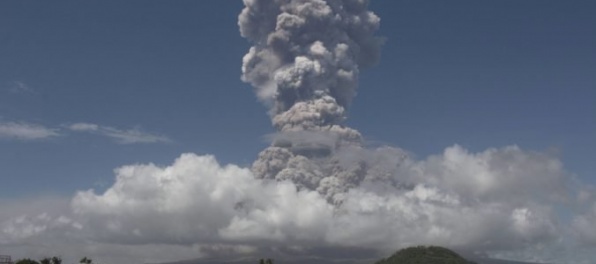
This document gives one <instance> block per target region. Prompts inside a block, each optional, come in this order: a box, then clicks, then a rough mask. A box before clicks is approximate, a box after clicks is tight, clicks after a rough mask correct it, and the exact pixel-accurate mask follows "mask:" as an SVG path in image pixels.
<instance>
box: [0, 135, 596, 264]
mask: <svg viewBox="0 0 596 264" xmlns="http://www.w3.org/2000/svg"><path fill="white" fill-rule="evenodd" d="M397 171H398V173H396V174H395V175H393V177H395V180H396V181H398V182H402V183H404V184H403V186H406V187H403V186H402V187H394V186H392V185H386V184H384V183H383V182H376V183H375V182H370V183H366V184H363V185H361V186H359V187H356V188H352V189H350V190H349V192H348V193H347V194H346V199H345V200H344V202H343V203H342V204H341V205H339V206H335V205H331V204H329V203H328V202H327V200H326V199H325V198H324V197H323V196H321V195H320V194H319V193H318V192H316V191H310V190H306V189H302V190H297V188H296V186H295V185H294V184H293V183H291V182H288V181H286V182H276V181H270V180H261V179H255V178H254V176H253V174H252V173H251V172H250V170H249V169H247V168H242V167H239V166H236V165H225V166H221V165H220V164H218V163H217V161H216V160H215V158H214V157H213V156H197V155H195V154H183V155H181V156H180V157H179V158H178V159H177V160H176V161H175V162H174V163H173V164H172V165H170V166H166V167H160V166H156V165H153V164H145V165H139V164H137V165H128V166H123V167H121V168H118V169H116V170H115V174H116V180H115V182H114V184H113V185H112V186H111V187H110V188H108V189H107V190H106V191H105V192H102V193H97V192H95V191H93V190H87V191H81V192H79V193H77V194H76V195H75V196H74V198H72V200H71V211H70V212H65V213H64V214H51V212H46V211H44V210H40V211H35V213H33V212H32V213H29V214H22V215H18V216H15V217H12V218H5V219H2V218H0V244H2V245H13V246H15V245H20V244H22V245H23V246H24V245H25V244H24V243H29V244H26V245H27V247H37V248H43V247H41V246H39V245H37V244H39V243H40V242H39V241H45V239H48V238H49V237H54V239H56V236H57V237H59V239H56V240H58V241H60V243H64V244H69V243H70V247H73V248H78V249H80V250H81V252H86V254H87V253H88V255H92V256H94V257H96V258H100V259H102V258H103V259H110V261H112V263H125V262H126V263H142V262H146V261H150V260H162V261H163V260H167V259H168V258H170V259H171V260H174V259H184V258H192V257H197V256H201V255H202V254H203V253H204V249H206V248H211V250H213V248H225V249H227V250H229V249H230V248H239V249H244V250H246V249H250V248H259V247H263V248H265V247H270V246H277V247H279V246H282V247H294V248H295V247H307V248H316V247H339V248H341V247H351V246H358V247H365V248H373V249H378V250H380V251H381V252H382V253H383V254H386V253H388V252H390V251H393V250H395V249H397V248H400V247H404V246H408V245H415V244H438V245H443V246H448V247H453V248H458V249H464V250H473V251H501V252H502V251H512V252H523V251H524V250H525V249H535V248H537V247H538V248H540V247H547V246H548V245H553V244H557V243H560V241H561V239H563V238H565V239H572V238H570V237H571V236H570V233H572V232H569V230H570V229H573V228H575V229H576V230H578V231H580V232H581V234H583V235H584V236H583V237H581V239H577V240H574V241H575V242H574V243H579V244H584V245H586V244H587V243H588V244H589V243H594V242H596V240H595V238H596V235H594V234H596V232H595V231H596V230H595V229H594V225H593V224H591V223H594V220H595V219H596V207H594V208H590V210H591V211H587V212H585V213H580V212H578V213H577V216H576V217H575V220H574V221H572V222H571V223H566V222H565V221H563V220H562V217H561V216H560V214H559V213H557V208H558V207H561V206H568V205H569V203H572V202H573V201H574V200H573V199H571V198H569V197H571V193H570V191H569V188H568V187H567V185H568V184H569V182H571V176H570V175H568V173H566V172H565V171H564V169H563V167H562V165H561V163H560V161H559V160H558V159H557V158H555V157H552V156H548V155H546V154H543V153H538V152H527V151H523V150H521V149H519V148H518V147H515V146H511V147H505V148H500V149H489V150H486V151H484V152H480V153H470V152H468V151H466V150H465V149H463V148H462V147H459V146H453V147H450V148H447V149H446V150H445V152H444V153H443V154H441V155H435V156H431V157H429V158H427V159H425V160H421V161H416V160H413V159H409V158H408V159H407V160H406V161H405V162H403V163H401V164H400V165H399V168H398V170H397ZM584 196H585V195H584ZM44 237H45V239H40V238H44ZM82 241H85V242H84V243H83V242H82ZM36 245H37V246H36ZM115 245H124V246H122V247H123V248H127V249H128V251H127V252H128V253H124V252H121V251H118V250H116V248H118V247H116V246H115ZM68 247H69V246H68V245H65V246H64V248H68ZM158 249H159V250H158ZM94 250H95V251H94ZM108 252H109V253H108ZM118 252H119V253H118ZM131 252H134V254H133V253H131ZM152 252H153V253H155V252H161V254H160V255H156V254H153V253H152ZM166 252H170V253H166ZM174 253H176V254H180V255H176V254H174ZM559 257H561V256H559ZM528 259H535V258H530V257H528Z"/></svg>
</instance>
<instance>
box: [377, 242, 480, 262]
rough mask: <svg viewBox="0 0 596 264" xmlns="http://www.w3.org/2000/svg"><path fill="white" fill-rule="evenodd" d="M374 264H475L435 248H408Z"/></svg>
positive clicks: (453, 253) (451, 252)
mask: <svg viewBox="0 0 596 264" xmlns="http://www.w3.org/2000/svg"><path fill="white" fill-rule="evenodd" d="M375 264H475V262H472V261H468V260H466V259H464V258H462V257H461V256H460V255H459V254H457V253H455V252H453V251H451V250H449V249H446V248H443V247H437V246H417V247H409V248H405V249H402V250H399V251H397V252H395V253H394V254H393V255H391V256H390V257H388V258H386V259H382V260H379V261H377V262H376V263H375Z"/></svg>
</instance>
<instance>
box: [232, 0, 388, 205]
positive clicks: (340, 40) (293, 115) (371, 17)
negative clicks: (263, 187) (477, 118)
mask: <svg viewBox="0 0 596 264" xmlns="http://www.w3.org/2000/svg"><path fill="white" fill-rule="evenodd" d="M368 3H369V1H367V0H244V4H245V5H246V7H245V8H244V10H243V11H242V13H241V14H240V16H239V22H238V24H239V26H240V32H241V34H242V36H243V37H245V38H247V39H249V40H250V41H251V42H252V43H253V46H252V47H251V48H250V50H249V52H248V53H247V54H246V55H245V56H244V59H243V65H242V80H244V81H245V82H249V83H251V84H252V85H253V86H254V87H255V90H256V93H257V96H258V98H259V99H260V100H261V101H263V102H264V103H265V104H266V105H267V106H269V107H270V115H271V117H272V123H273V126H274V127H275V128H276V129H277V130H278V131H279V133H278V134H276V135H275V136H274V137H273V144H272V146H271V147H269V148H267V149H265V150H264V151H262V152H261V153H260V154H259V157H258V159H257V160H256V161H255V162H254V164H253V171H254V173H255V175H256V177H258V178H265V179H276V180H291V181H292V182H294V183H295V184H296V185H297V186H298V187H299V188H308V189H312V190H317V191H318V192H320V193H321V194H323V195H325V196H326V197H327V198H328V200H330V201H335V202H338V200H341V194H342V193H343V192H345V191H346V190H347V189H349V188H351V187H355V186H358V185H360V184H361V183H362V182H363V181H365V180H367V179H373V178H374V179H379V178H384V179H389V177H388V175H387V174H388V173H387V172H386V170H383V173H381V174H379V173H376V174H373V171H374V169H372V168H371V167H372V166H374V165H375V164H374V163H375V162H374V161H371V160H365V159H363V158H360V157H361V156H364V155H359V154H358V153H359V152H362V151H365V150H363V149H362V148H361V147H360V145H361V135H360V133H359V132H358V131H356V130H354V129H352V128H348V127H345V126H343V125H342V123H343V122H344V120H345V119H346V108H347V107H348V106H349V104H350V102H351V101H352V98H353V97H354V96H355V94H356V88H357V85H358V74H359V72H360V68H362V67H366V66H368V65H371V64H374V63H375V62H376V61H377V59H378V57H379V48H380V44H381V39H380V38H377V37H375V36H374V35H373V33H374V32H375V31H376V30H377V29H378V28H379V21H380V19H379V17H377V16H376V15H375V14H374V13H372V12H370V11H368V10H367V7H368Z"/></svg>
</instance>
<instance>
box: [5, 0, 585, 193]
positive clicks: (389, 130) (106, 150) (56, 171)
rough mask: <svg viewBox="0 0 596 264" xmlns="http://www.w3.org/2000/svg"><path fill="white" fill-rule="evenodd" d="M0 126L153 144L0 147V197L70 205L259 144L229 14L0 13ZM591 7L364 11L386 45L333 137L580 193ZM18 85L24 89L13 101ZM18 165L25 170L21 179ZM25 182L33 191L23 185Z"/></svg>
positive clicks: (122, 8)
mask: <svg viewBox="0 0 596 264" xmlns="http://www.w3.org/2000/svg"><path fill="white" fill-rule="evenodd" d="M0 5H1V8H0V12H1V15H0V24H1V25H2V27H1V32H2V42H0V45H1V47H2V48H1V50H0V52H1V53H2V56H1V57H2V58H3V59H2V60H1V61H0V83H1V84H2V86H1V87H2V90H1V91H0V92H1V93H2V96H1V97H0V118H1V119H0V120H1V121H3V122H27V123H32V124H40V125H43V126H45V127H48V128H59V127H60V126H64V125H68V124H73V123H78V122H88V123H95V124H100V125H104V126H111V127H115V128H119V129H123V130H126V129H133V128H139V129H141V130H143V131H146V132H147V133H154V134H159V135H162V136H166V137H168V138H170V139H171V140H172V141H173V142H172V143H167V144H117V143H115V142H113V141H111V140H110V139H108V138H104V137H97V136H92V135H80V134H76V133H65V134H64V135H61V136H59V137H53V138H49V139H44V140H31V141H24V140H14V139H11V138H4V139H1V140H0V144H1V146H2V147H1V148H0V167H2V168H3V172H2V174H3V177H2V178H3V184H2V186H1V187H0V194H1V196H3V197H13V196H31V195H36V194H40V193H54V194H61V195H64V194H69V193H72V192H73V191H75V190H77V189H80V188H87V187H92V186H95V185H96V184H101V183H106V182H110V181H111V179H112V177H113V176H112V172H111V171H112V169H113V168H115V167H117V166H120V165H123V164H130V163H136V162H155V163H157V164H165V163H168V162H170V161H171V160H172V159H173V158H174V157H176V156H177V155H178V154H179V153H181V152H196V153H211V154H214V155H216V156H217V157H218V159H219V160H221V161H222V162H224V163H228V162H233V163H238V164H250V163H251V162H252V160H253V159H254V158H255V156H256V154H257V153H258V152H259V151H260V150H261V149H262V148H263V147H264V146H266V145H267V142H265V141H264V140H263V139H262V136H263V135H265V134H267V133H271V132H273V129H272V128H271V126H270V124H269V120H268V117H267V116H266V110H265V108H264V107H263V106H262V105H260V104H259V103H258V102H257V101H256V99H255V96H254V95H253V93H252V91H251V88H250V87H249V86H248V85H247V84H245V83H242V82H241V81H240V78H239V76H240V59H241V57H242V56H243V54H244V53H245V52H246V50H247V48H248V44H247V42H246V41H245V40H243V39H242V38H241V37H240V36H239V34H238V29H237V25H236V17H237V14H238V12H239V10H240V9H241V7H242V3H241V2H239V1H228V2H226V3H225V4H221V3H219V2H217V3H215V2H214V1H177V2H176V3H175V4H172V3H166V2H157V1H151V2H139V1H127V2H126V3H115V2H113V3H105V2H99V1H92V2H84V3H82V2H74V1H65V2H61V3H40V2H35V1H18V2H16V1H10V2H3V3H1V4H0ZM594 8H596V6H595V4H593V3H592V2H591V1H576V2H574V3H563V2H561V1H523V2H520V1H499V2H477V1H457V2H449V3H447V2H444V3H436V2H431V1H386V2H385V1H373V2H372V4H371V9H372V10H373V11H374V12H376V13H377V14H378V15H379V16H380V17H381V19H382V24H381V30H380V31H379V34H378V35H381V36H384V37H385V38H386V44H385V45H384V47H383V50H382V59H381V62H380V63H379V64H378V65H377V66H375V67H374V68H372V69H368V70H365V71H364V72H363V74H362V76H361V82H360V87H359V90H358V96H357V97H356V99H355V101H354V103H353V107H352V108H351V109H350V113H349V120H348V123H349V124H350V125H351V126H354V127H356V128H357V129H359V130H360V131H361V132H362V133H363V135H365V137H366V138H367V139H369V140H372V141H379V142H383V143H385V144H390V145H394V146H399V147H403V148H405V149H407V150H409V151H411V152H413V153H415V154H416V155H417V156H419V157H425V156H427V155H430V154H434V153H438V152H440V151H441V150H442V149H444V148H445V147H447V146H450V145H452V144H454V143H457V144H461V145H463V146H465V147H466V148H468V149H470V150H472V151H481V150H483V149H486V148H488V147H500V146H505V145H511V144H517V145H519V146H520V147H522V148H525V149H534V150H551V151H556V152H557V153H559V155H560V157H561V158H562V160H563V161H564V163H565V166H566V167H567V168H568V169H569V170H570V171H572V172H574V173H576V174H578V175H579V176H580V177H581V178H583V179H585V180H586V181H590V182H594V177H595V176H594V174H593V171H594V170H595V169H596V168H594V164H593V162H592V161H593V157H594V156H596V152H595V149H596V137H595V136H594V135H596V122H595V120H596V109H595V105H596V99H595V98H596V75H594V71H595V70H596V49H594V46H595V45H596V34H593V33H594V31H593V27H592V26H591V25H594V24H596V21H595V20H596V18H594V16H593V15H592V12H591V11H592V10H594ZM17 84H22V85H23V86H25V87H26V89H22V90H19V91H14V88H15V86H18V85H17ZM25 164H26V165H25ZM32 182H35V183H36V184H35V185H31V183H32Z"/></svg>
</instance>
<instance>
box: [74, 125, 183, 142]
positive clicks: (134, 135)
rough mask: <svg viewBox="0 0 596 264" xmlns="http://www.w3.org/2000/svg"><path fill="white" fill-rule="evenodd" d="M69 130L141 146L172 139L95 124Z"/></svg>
mask: <svg viewBox="0 0 596 264" xmlns="http://www.w3.org/2000/svg"><path fill="white" fill-rule="evenodd" d="M67 128H68V129H69V130H71V131H75V132H86V133H92V134H97V135H101V136H105V137H108V138H111V139H113V140H115V141H116V142H117V143H119V144H140V143H168V142H172V140H171V139H169V138H168V137H165V136H161V135H156V134H151V133H148V132H145V131H142V130H140V129H138V128H133V129H118V128H114V127H110V126H101V125H97V124H93V123H75V124H71V125H68V126H67Z"/></svg>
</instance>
